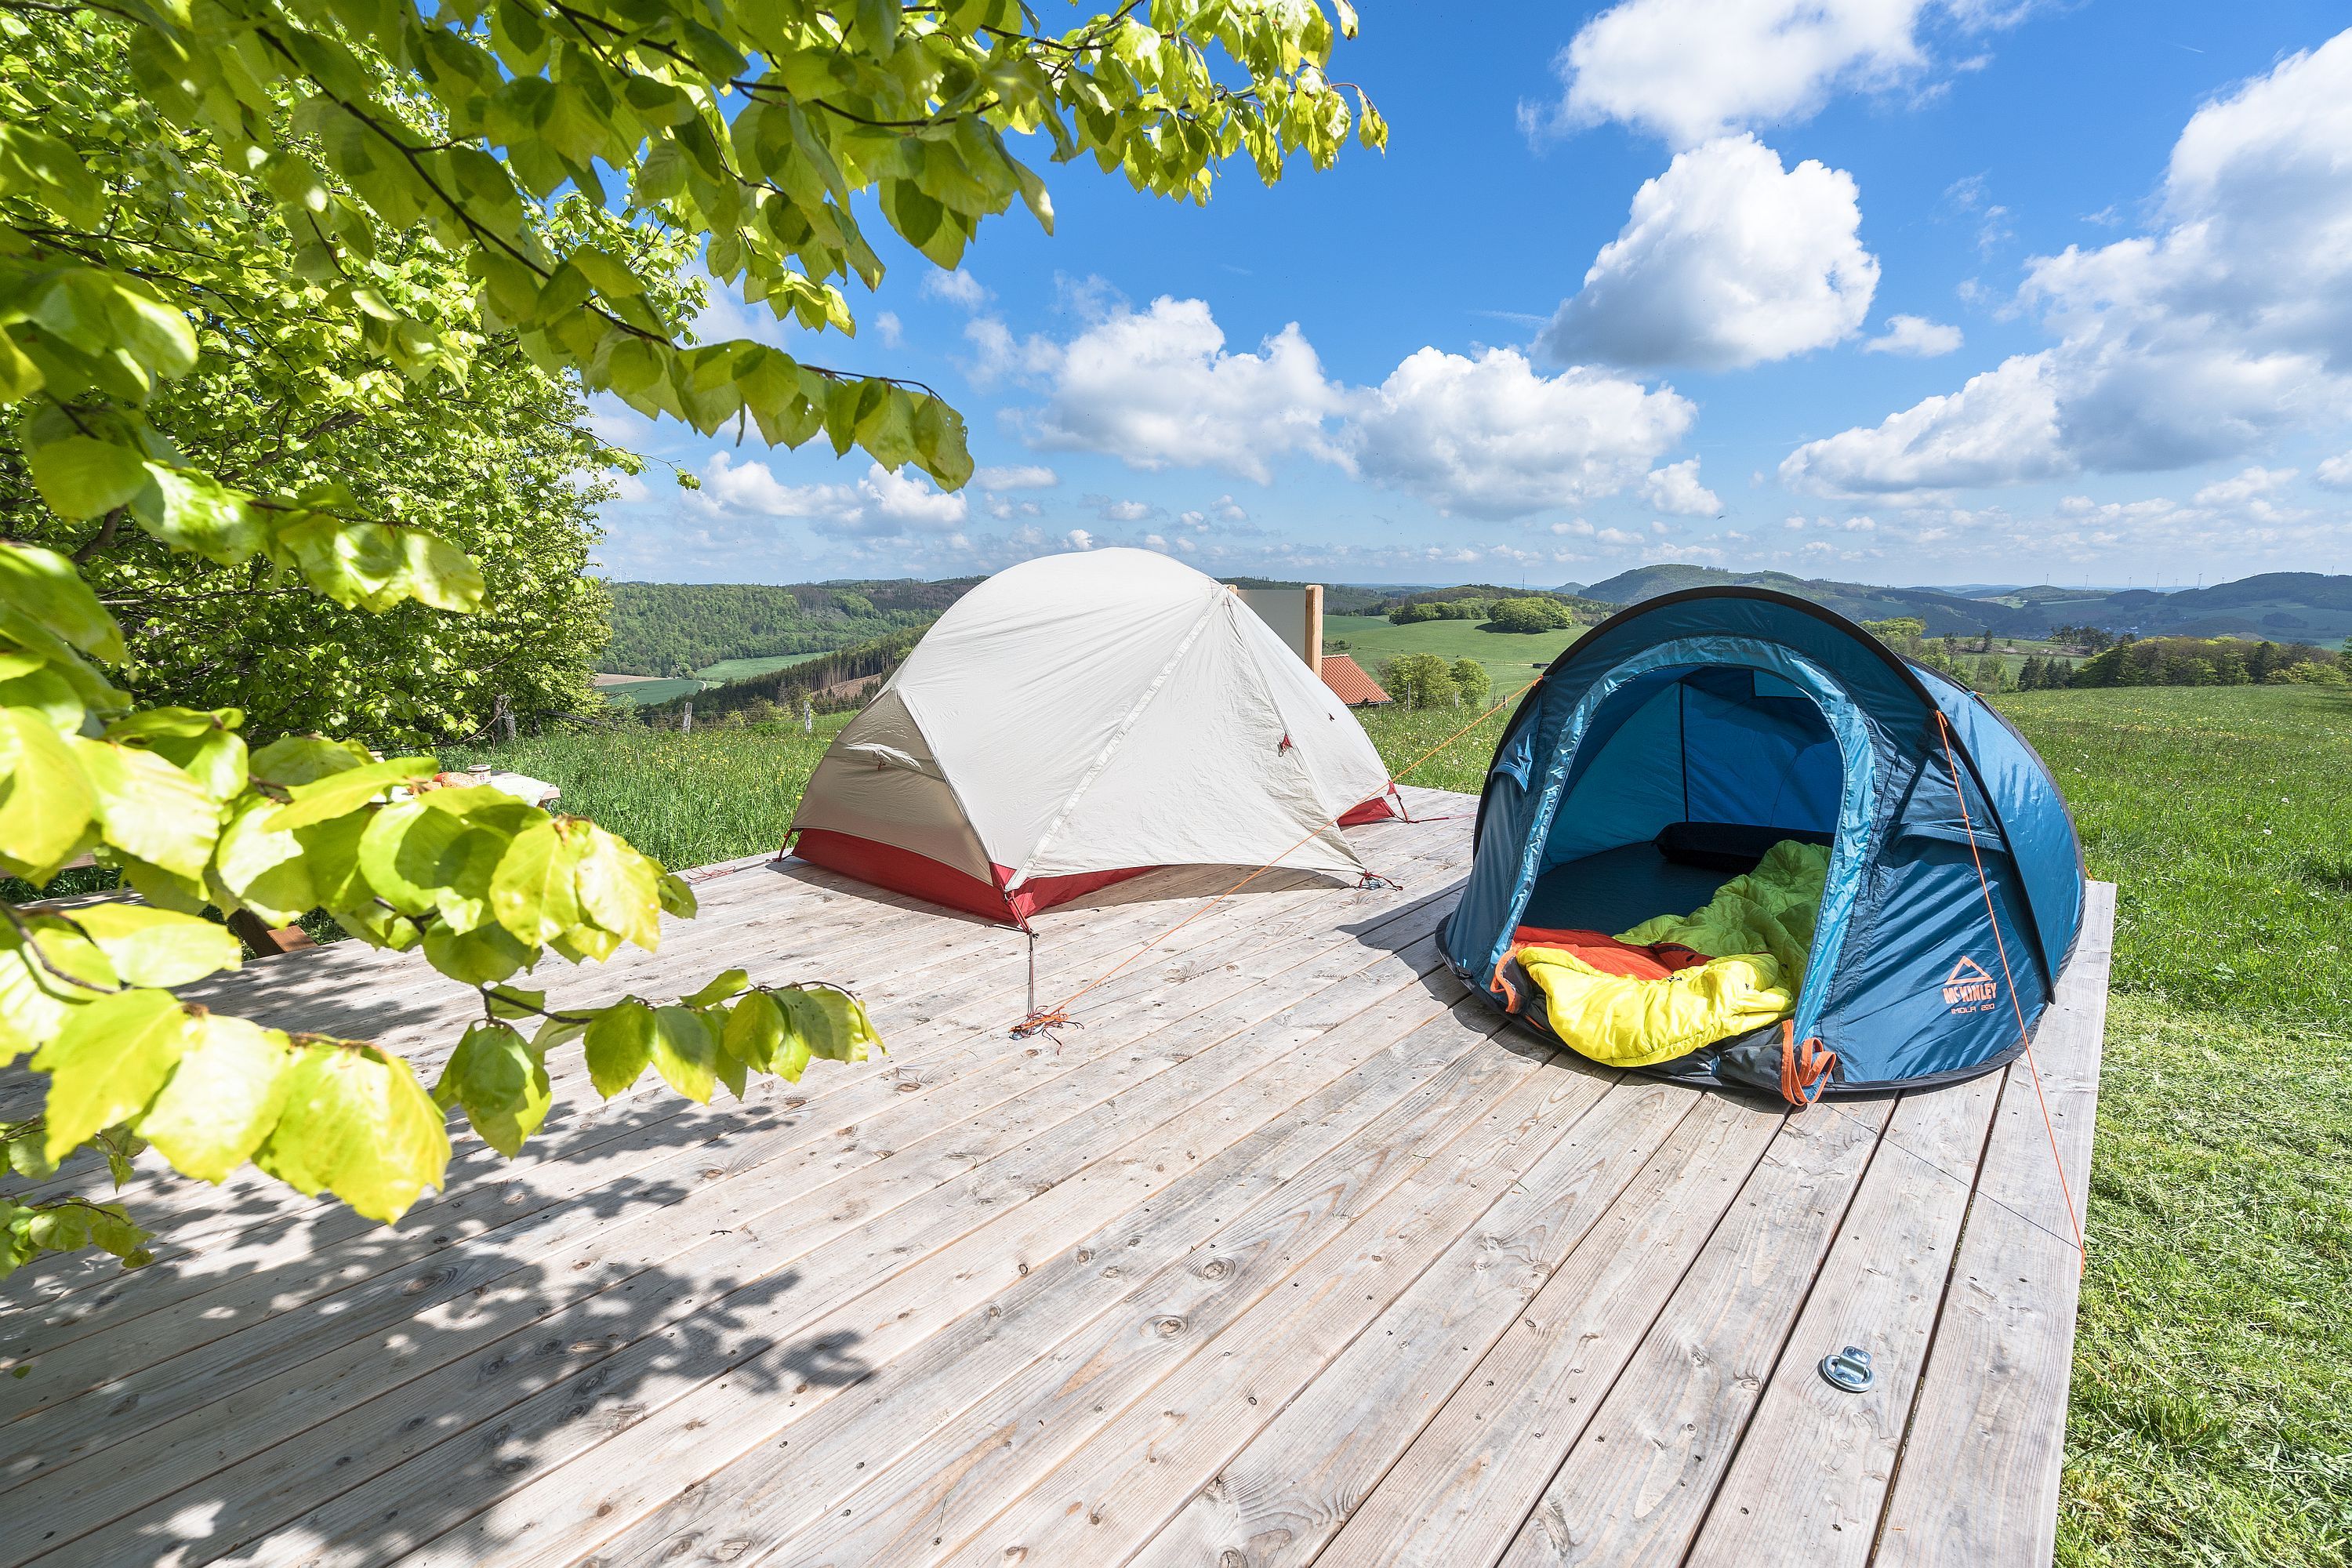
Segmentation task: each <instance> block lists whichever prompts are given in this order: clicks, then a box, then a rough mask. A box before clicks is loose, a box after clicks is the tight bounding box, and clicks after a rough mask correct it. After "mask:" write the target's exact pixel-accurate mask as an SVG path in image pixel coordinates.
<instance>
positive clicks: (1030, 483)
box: [971, 463, 1062, 494]
mask: <svg viewBox="0 0 2352 1568" xmlns="http://www.w3.org/2000/svg"><path fill="white" fill-rule="evenodd" d="M971 482H972V483H973V484H974V485H977V486H978V487H979V488H980V489H984V490H994V491H997V492H999V493H1000V494H1001V493H1003V491H1006V490H1050V489H1053V488H1054V487H1055V485H1058V484H1060V483H1061V482H1062V476H1061V475H1059V474H1057V473H1055V471H1054V470H1053V469H1051V468H1046V467H1045V466H1044V465H1043V464H1038V463H1028V464H1016V465H1013V466H1012V467H1009V468H981V469H979V470H977V471H975V472H974V473H973V474H972V476H971Z"/></svg>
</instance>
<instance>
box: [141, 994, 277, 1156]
mask: <svg viewBox="0 0 2352 1568" xmlns="http://www.w3.org/2000/svg"><path fill="white" fill-rule="evenodd" d="M191 1033H192V1043H191V1044H190V1045H189V1047H187V1049H186V1050H184V1052H183V1053H182V1054H181V1057H180V1063H179V1066H178V1067H176V1068H173V1072H172V1076H171V1078H170V1079H168V1080H167V1081H166V1082H165V1083H164V1085H163V1092H162V1093H160V1094H158V1095H157V1096H156V1097H155V1100H154V1103H153V1104H152V1105H151V1106H149V1107H148V1108H147V1113H146V1114H145V1115H144V1116H142V1117H141V1118H140V1119H139V1122H138V1131H139V1135H140V1136H141V1137H142V1138H144V1139H146V1140H147V1142H150V1143H152V1144H153V1145H154V1146H155V1151H156V1152H158V1153H160V1154H162V1155H163V1158H164V1159H166V1160H169V1161H170V1162H171V1163H172V1168H173V1170H175V1171H178V1172H179V1173H182V1174H183V1175H188V1176H194V1177H195V1178H196V1179H197V1180H198V1181H202V1182H220V1181H223V1180H226V1178H227V1176H228V1173H230V1172H231V1171H234V1170H236V1168H237V1167H238V1166H239V1165H242V1164H244V1163H246V1161H247V1160H248V1159H251V1158H252V1157H253V1152H254V1151H255V1150H256V1149H257V1148H259V1147H260V1146H261V1141H262V1140H263V1139H264V1138H266V1137H268V1135H269V1130H270V1129H271V1128H272V1127H274V1126H276V1125H277V1124H278V1112H279V1111H280V1110H283V1109H284V1107H285V1104H286V1095H287V1090H288V1089H289V1087H290V1085H291V1083H292V1080H293V1072H294V1061H295V1057H294V1047H293V1042H291V1041H290V1040H289V1039H288V1038H287V1037H285V1035H283V1034H282V1033H280V1032H279V1031H278V1030H276V1029H265V1028H263V1027H261V1026H259V1025H257V1024H254V1023H249V1022H247V1020H246V1019H243V1018H232V1017H229V1016H226V1015H223V1014H219V1013H215V1014H213V1015H211V1016H208V1017H206V1018H205V1019H203V1020H202V1021H201V1022H200V1023H198V1024H197V1025H196V1026H195V1027H194V1030H193V1031H192V1032H191Z"/></svg>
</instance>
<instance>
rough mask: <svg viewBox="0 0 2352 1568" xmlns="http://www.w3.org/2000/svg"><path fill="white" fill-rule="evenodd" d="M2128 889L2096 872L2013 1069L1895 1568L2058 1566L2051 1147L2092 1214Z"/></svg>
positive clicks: (2055, 1205) (2060, 1314) (1935, 1365)
mask: <svg viewBox="0 0 2352 1568" xmlns="http://www.w3.org/2000/svg"><path fill="white" fill-rule="evenodd" d="M2115 900H2116V890H2115V888H2114V886H2113V884H2111V883H2105V882H2094V883H2092V884H2091V889H2090V896H2089V899H2088V900H2087V905H2086V908H2085V909H2084V921H2083V934H2082V936H2081V938H2080V940H2079V941H2078V942H2077V943H2076V946H2075V951H2074V960H2073V962H2072V963H2069V964H2068V965H2067V966H2066V973H2065V974H2064V975H2063V977H2062V978H2061V980H2060V983H2059V987H2058V997H2057V1000H2056V1001H2055V1002H2054V1003H2053V1005H2052V1006H2051V1009H2050V1011H2049V1012H2048V1013H2047V1014H2046V1015H2045V1016H2043V1018H2042V1026H2041V1028H2040V1029H2039V1030H2038V1031H2037V1035H2036V1038H2035V1041H2034V1056H2035V1058H2036V1060H2037V1062H2038V1064H2039V1066H2040V1068H2041V1079H2042V1092H2043V1093H2044V1094H2045V1095H2046V1096H2047V1097H2048V1100H2049V1110H2050V1121H2049V1124H2048V1126H2047V1127H2045V1126H2044V1124H2043V1121H2042V1110H2041V1107H2040V1104H2039V1102H2038V1100H2037V1099H2036V1097H2035V1095H2034V1093H2033V1084H2032V1077H2031V1075H2030V1074H2029V1073H2028V1071H2027V1069H2026V1067H2025V1064H2024V1063H2023V1062H2019V1063H2017V1064H2016V1065H2014V1066H2012V1067H2011V1068H2010V1069H2009V1077H2010V1084H2009V1086H2008V1087H2007V1088H2005V1089H2003V1091H2002V1093H2001V1102H2000V1113H1999V1115H1998V1116H1997V1117H1996V1118H1995V1119H1994V1122H1993V1129H1992V1137H1991V1140H1990V1142H1989V1143H1988V1144H1987V1145H1986V1149H1985V1159H1984V1169H1983V1173H1982V1174H1981V1175H1980V1176H1979V1180H1978V1184H1977V1194H1976V1197H1975V1199H1974V1201H1973V1202H1971V1203H1970V1205H1969V1216H1968V1228H1967V1230H1966V1232H1965V1233H1964V1234H1963V1235H1962V1237H1961V1239H1960V1247H1959V1254H1958V1258H1957V1260H1956V1262H1955V1265H1954V1268H1953V1271H1952V1282H1951V1286H1950V1289H1948V1292H1947V1293H1946V1296H1945V1300H1944V1310H1943V1318H1942V1321H1941V1322H1940V1323H1938V1325H1937V1331H1936V1343H1935V1347H1934V1349H1933V1350H1932V1351H1931V1352H1929V1355H1928V1360H1927V1372H1926V1373H1925V1374H1924V1375H1923V1377H1922V1379H1921V1382H1920V1386H1919V1394H1918V1400H1917V1404H1916V1407H1915V1409H1914V1412H1913V1415H1912V1421H1911V1429H1910V1433H1909V1436H1907V1438H1906V1441H1905V1444H1904V1448H1903V1453H1902V1457H1901V1458H1899V1459H1898V1461H1897V1467H1898V1468H1897V1469H1896V1471H1895V1486H1894V1495H1893V1496H1892V1498H1890V1499H1889V1500H1888V1504H1887V1510H1886V1515H1885V1521H1884V1523H1885V1528H1884V1529H1883V1530H1882V1531H1881V1532H1880V1535H1879V1540H1878V1552H1877V1555H1876V1558H1875V1559H1874V1561H1876V1562H1877V1563H1884V1564H1886V1565H1888V1568H1946V1565H1948V1564H1954V1565H1956V1564H1963V1563H1965V1564H1971V1565H1973V1564H1977V1563H2047V1562H2048V1561H2049V1560H2050V1556H2051V1553H2052V1552H2053V1548H2054V1543H2055V1541H2056V1537H2057V1529H2058V1474H2059V1466H2060V1463H2061V1461H2062V1460H2063V1458H2064V1452H2065V1437H2066V1392H2067V1384H2068V1381H2069V1379H2070V1377H2071V1375H2072V1373H2073V1370H2074V1306H2075V1301H2076V1299H2077V1297H2078V1295H2079V1293H2080V1290H2081V1288H2082V1279H2081V1276H2080V1273H2079V1267H2080V1261H2081V1259H2080V1256H2079V1254H2077V1253H2076V1251H2075V1249H2074V1230H2073V1228H2072V1226H2071V1225H2070V1224H2069V1222H2068V1220H2067V1216H2066V1202H2067V1198H2066V1195H2065V1194H2062V1189H2061V1188H2060V1186H2059V1184H2058V1177H2057V1173H2056V1171H2055V1170H2054V1169H2053V1162H2052V1157H2051V1147H2050V1144H2051V1136H2052V1132H2053V1131H2054V1132H2055V1134H2056V1139H2057V1143H2058V1149H2059V1152H2060V1153H2061V1154H2062V1155H2063V1159H2064V1163H2065V1169H2066V1179H2067V1184H2068V1187H2067V1191H2068V1192H2070V1193H2071V1195H2072V1198H2073V1202H2074V1213H2075V1214H2076V1215H2080V1214H2082V1212H2083V1206H2084V1201H2085V1198H2086V1195H2087V1193H2088V1191H2089V1186H2090V1178H2091V1146H2092V1137H2093V1132H2094V1129H2095V1123H2096V1121H2097V1111H2098V1094H2099V1058H2100V1049H2101V1046H2102V1043H2103V1040H2104V1037H2105V1028H2106V1005H2107V970H2108V964H2109V962H2110V959H2111V957H2112V953H2113V943H2114V935H2115Z"/></svg>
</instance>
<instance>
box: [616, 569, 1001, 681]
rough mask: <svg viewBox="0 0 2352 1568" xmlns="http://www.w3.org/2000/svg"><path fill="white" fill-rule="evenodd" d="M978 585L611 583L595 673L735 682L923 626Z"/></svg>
mask: <svg viewBox="0 0 2352 1568" xmlns="http://www.w3.org/2000/svg"><path fill="white" fill-rule="evenodd" d="M979 581H980V579H979V578H977V577H954V578H948V579H945V580H943V581H940V582H936V583H933V582H925V581H922V580H921V579H919V578H911V577H905V578H896V579H891V580H887V581H873V582H838V583H786V584H766V583H613V584H607V586H608V587H609V588H610V590H611V592H612V595H613V636H612V640H611V641H610V642H609V643H607V644H606V645H605V648H604V653H603V654H602V655H601V656H600V657H599V658H598V659H597V661H596V668H598V669H600V670H604V671H605V672H607V673H610V674H614V675H659V676H672V677H682V676H686V675H688V674H696V675H699V676H701V677H702V678H703V679H711V680H732V679H742V678H744V677H745V676H747V675H751V674H755V673H764V672H765V671H767V670H773V669H779V668H782V667H783V665H784V664H786V663H788V662H790V661H791V660H792V659H793V658H807V657H809V656H812V655H815V654H824V653H831V652H833V651H834V650H835V649H836V648H844V647H851V646H853V645H855V644H857V643H865V642H872V641H874V640H875V639H877V638H879V637H888V636H890V635H891V634H892V633H894V632H901V631H905V630H908V628H910V627H919V626H929V625H930V624H931V623H932V622H933V621H935V620H937V619H939V616H940V611H942V610H944V609H946V608H947V607H948V606H949V605H952V604H954V603H955V602H956V601H957V600H958V599H960V598H961V597H962V596H963V595H964V592H965V590H967V589H969V588H970V587H971V585H972V584H975V583H978V582H979ZM744 661H756V662H757V663H759V664H760V665H761V667H762V668H761V669H760V670H753V669H751V668H748V667H746V665H745V662H744ZM714 671H717V673H713V672H714Z"/></svg>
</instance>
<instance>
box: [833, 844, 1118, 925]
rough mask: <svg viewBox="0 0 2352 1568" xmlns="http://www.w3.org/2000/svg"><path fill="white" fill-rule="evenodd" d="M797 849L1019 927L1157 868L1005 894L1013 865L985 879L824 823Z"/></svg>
mask: <svg viewBox="0 0 2352 1568" xmlns="http://www.w3.org/2000/svg"><path fill="white" fill-rule="evenodd" d="M793 854H794V855H797V856H799V857H800V858H802V859H803V860H806V861H808V862H809V863H810V864H811V865H814V866H822V867H824V868H825V869H827V870H829V871H838V872H840V873H841V874H842V875H843V876H845V877H855V878H856V879H858V880H859V881H861V882H871V883H872V884H874V885H875V886H876V887H877V888H887V889H890V890H891V891H892V892H894V893H905V894H906V895H908V897H909V898H916V899H922V900H927V901H929V902H930V903H934V904H945V905H946V906H947V907H948V908H950V909H951V910H963V911H964V912H966V913H967V914H975V915H979V916H981V917H982V919H984V920H992V921H1003V922H1004V923H1005V924H1006V925H1015V926H1017V925H1020V924H1022V923H1024V921H1027V920H1028V918H1029V917H1030V916H1031V915H1034V914H1035V913H1036V912H1037V911H1038V910H1049V909H1052V908H1053V907H1054V906H1055V904H1066V903H1067V902H1069V901H1070V900H1072V899H1077V898H1084V897H1085V896H1086V895H1087V894H1088V893H1091V892H1093V891H1095V890H1096V889H1099V888H1108V887H1109V886H1110V885H1111V884H1112V883H1114V882H1124V881H1126V880H1127V879H1129V877H1140V876H1141V875H1143V873H1145V872H1146V871H1150V870H1156V869H1158V868H1156V867H1152V866H1129V867H1122V868H1119V869H1118V870H1116V871H1081V872H1076V873H1074V874H1073V875H1070V876H1066V877H1032V878H1031V879H1029V880H1028V881H1026V882H1024V883H1023V884H1022V885H1021V887H1020V889H1018V890H1017V891H1014V892H1010V893H1008V892H1006V891H1005V890H1004V887H1003V883H1004V881H1005V879H1007V878H1009V877H1011V876H1012V875H1013V868H1012V867H1010V866H995V867H992V868H991V869H992V870H993V871H994V872H995V874H996V879H995V880H994V881H992V882H983V881H982V880H981V879H979V878H977V877H974V876H972V875H971V874H970V873H969V872H964V871H959V870H957V869H956V868H954V867H952V866H946V865H942V864H940V862H939V861H937V860H934V859H932V858H930V857H929V856H928V855H918V854H916V853H915V852H914V851H913V850H911V849H901V848H899V847H898V846H897V845H895V844H884V843H881V842H879V841H877V840H876V839H872V838H860V837H857V836H856V834H851V833H835V832H833V831H831V830H829V829H826V828H822V827H804V828H803V829H801V833H800V837H799V838H798V839H797V840H795V841H794V843H793Z"/></svg>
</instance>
